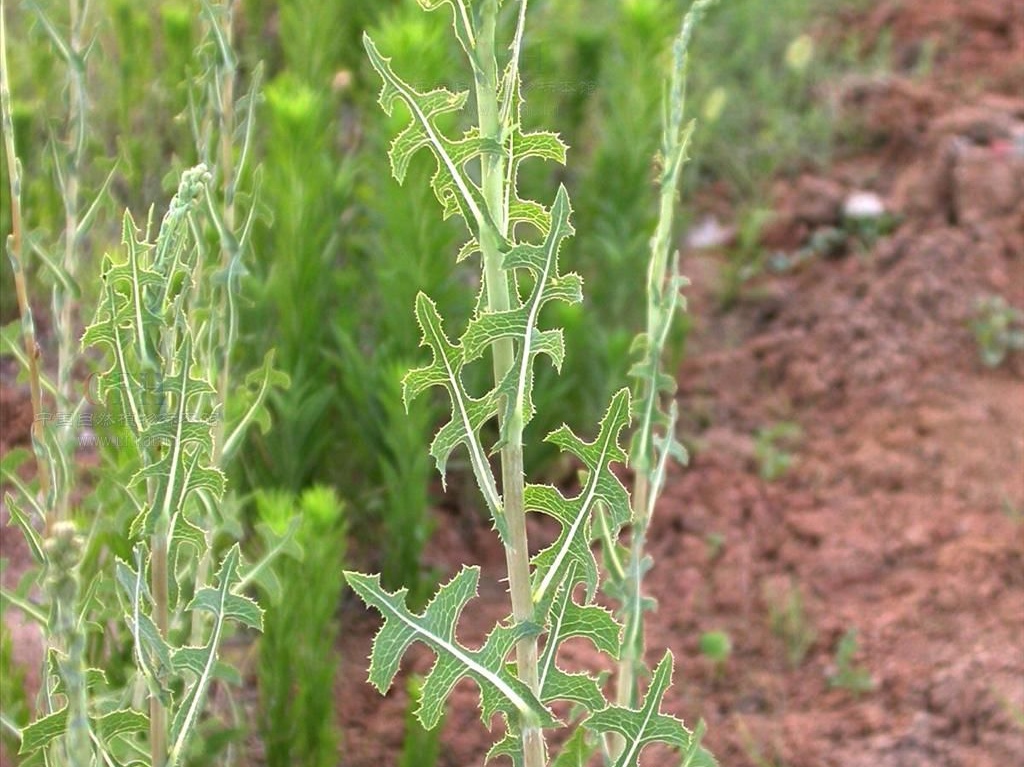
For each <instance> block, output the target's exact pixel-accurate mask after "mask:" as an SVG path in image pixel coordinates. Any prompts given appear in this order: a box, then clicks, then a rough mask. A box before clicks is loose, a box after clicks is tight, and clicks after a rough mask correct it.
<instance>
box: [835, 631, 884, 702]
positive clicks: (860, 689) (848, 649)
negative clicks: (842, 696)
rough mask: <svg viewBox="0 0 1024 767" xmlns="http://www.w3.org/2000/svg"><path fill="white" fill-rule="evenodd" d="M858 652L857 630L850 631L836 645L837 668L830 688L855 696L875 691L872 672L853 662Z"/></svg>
mask: <svg viewBox="0 0 1024 767" xmlns="http://www.w3.org/2000/svg"><path fill="white" fill-rule="evenodd" d="M857 650H858V647H857V629H850V630H849V631H847V632H846V633H845V634H843V636H842V638H841V639H840V640H839V644H838V645H836V659H835V664H836V668H835V671H834V672H833V673H832V674H830V675H829V678H828V683H829V686H831V687H838V688H840V689H843V690H849V691H850V692H852V693H854V694H855V695H859V694H860V693H864V692H871V691H872V690H874V689H875V680H874V679H872V678H871V672H870V671H868V670H867V669H864V668H861V667H860V666H858V665H856V663H855V662H854V660H853V659H854V656H856V655H857Z"/></svg>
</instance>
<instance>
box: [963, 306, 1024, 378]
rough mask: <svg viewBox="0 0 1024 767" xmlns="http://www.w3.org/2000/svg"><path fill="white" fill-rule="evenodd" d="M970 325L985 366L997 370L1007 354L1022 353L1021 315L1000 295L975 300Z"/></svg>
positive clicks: (1023, 331)
mask: <svg viewBox="0 0 1024 767" xmlns="http://www.w3.org/2000/svg"><path fill="white" fill-rule="evenodd" d="M970 326H971V332H972V333H973V334H974V342H975V343H976V344H977V346H978V356H979V357H980V358H981V362H982V364H983V365H985V366H986V367H990V368H997V367H999V366H1000V365H1002V364H1003V362H1004V361H1005V360H1006V358H1007V356H1008V355H1009V354H1010V353H1011V352H1015V351H1017V352H1019V351H1024V312H1021V311H1020V310H1019V309H1016V308H1014V307H1013V306H1011V305H1010V304H1009V303H1007V301H1006V299H1005V298H1003V297H1002V296H985V297H983V298H979V299H978V301H977V302H976V303H975V306H974V317H973V318H972V319H971V323H970Z"/></svg>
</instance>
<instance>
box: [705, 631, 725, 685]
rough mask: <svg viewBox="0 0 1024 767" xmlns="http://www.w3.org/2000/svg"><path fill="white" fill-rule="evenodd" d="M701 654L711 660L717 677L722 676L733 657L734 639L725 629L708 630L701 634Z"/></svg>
mask: <svg viewBox="0 0 1024 767" xmlns="http://www.w3.org/2000/svg"><path fill="white" fill-rule="evenodd" d="M700 654H701V655H703V656H704V657H705V658H707V659H708V660H709V661H711V663H712V665H713V666H714V669H715V678H716V679H717V678H720V677H721V676H722V673H723V672H724V671H725V664H726V663H727V662H728V661H729V658H730V657H732V639H730V638H729V635H728V634H727V633H725V632H724V631H706V632H705V633H703V634H701V636H700Z"/></svg>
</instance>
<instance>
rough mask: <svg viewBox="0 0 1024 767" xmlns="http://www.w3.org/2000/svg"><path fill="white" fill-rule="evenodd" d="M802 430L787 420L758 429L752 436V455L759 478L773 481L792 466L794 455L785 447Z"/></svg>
mask: <svg viewBox="0 0 1024 767" xmlns="http://www.w3.org/2000/svg"><path fill="white" fill-rule="evenodd" d="M802 433H803V432H802V431H801V429H800V427H799V426H798V425H797V424H795V423H791V422H789V421H784V422H782V423H776V424H772V425H771V426H766V427H764V428H763V429H758V431H757V435H756V436H755V438H754V457H755V458H756V459H757V470H758V474H760V476H761V479H763V480H765V481H767V482H774V481H775V480H776V479H778V478H779V477H781V476H782V475H784V474H785V473H786V472H787V471H789V469H790V468H791V467H792V466H793V462H794V457H793V455H792V453H789V452H787V451H786V448H787V447H789V446H792V445H793V443H795V442H796V441H797V440H798V439H799V438H800V436H801V434H802Z"/></svg>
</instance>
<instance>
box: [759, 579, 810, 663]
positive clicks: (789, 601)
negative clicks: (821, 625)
mask: <svg viewBox="0 0 1024 767" xmlns="http://www.w3.org/2000/svg"><path fill="white" fill-rule="evenodd" d="M765 598H766V600H767V602H768V623H769V625H770V627H771V630H772V633H773V634H775V636H776V637H778V638H779V639H781V640H782V642H783V644H784V645H785V649H786V660H787V662H788V663H789V665H790V666H791V667H792V668H798V667H799V666H800V664H801V663H803V661H804V658H805V657H806V656H807V652H808V651H809V650H810V649H811V647H813V646H814V642H815V640H816V639H817V632H816V631H815V630H814V627H813V626H812V625H811V624H810V622H809V620H808V617H807V611H806V609H805V607H804V597H803V593H802V592H801V590H800V587H799V585H797V584H796V583H795V582H791V583H790V584H789V586H788V587H787V588H785V589H782V590H773V589H769V590H767V591H766V593H765Z"/></svg>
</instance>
